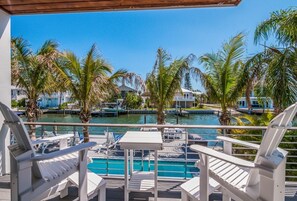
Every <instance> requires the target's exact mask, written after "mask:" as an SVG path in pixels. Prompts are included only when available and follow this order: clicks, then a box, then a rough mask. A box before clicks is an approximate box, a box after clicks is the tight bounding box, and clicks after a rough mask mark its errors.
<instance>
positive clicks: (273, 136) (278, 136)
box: [247, 102, 297, 186]
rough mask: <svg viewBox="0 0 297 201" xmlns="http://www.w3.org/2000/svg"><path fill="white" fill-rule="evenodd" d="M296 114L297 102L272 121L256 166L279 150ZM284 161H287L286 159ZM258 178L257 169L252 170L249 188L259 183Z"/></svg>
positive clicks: (264, 137)
mask: <svg viewBox="0 0 297 201" xmlns="http://www.w3.org/2000/svg"><path fill="white" fill-rule="evenodd" d="M296 112H297V102H296V103H295V104H293V105H291V106H290V107H288V108H287V109H285V111H283V112H282V113H280V114H279V115H277V116H276V117H275V118H273V119H272V120H271V122H270V123H269V125H268V128H267V130H266V132H265V134H264V136H263V139H262V142H261V144H260V148H259V150H258V152H257V155H256V158H255V161H254V162H255V163H256V164H259V165H261V164H262V163H263V161H262V160H263V158H269V157H270V156H271V155H272V154H273V152H274V151H276V150H277V147H278V146H279V144H280V142H281V141H282V139H283V137H284V135H285V133H286V131H287V129H288V128H289V127H290V126H291V122H292V120H293V118H294V117H295V115H296ZM282 160H285V158H283V159H282ZM258 176H259V174H258V171H257V170H256V169H251V170H250V174H249V179H248V181H247V186H252V185H255V184H256V183H258V182H259V177H258Z"/></svg>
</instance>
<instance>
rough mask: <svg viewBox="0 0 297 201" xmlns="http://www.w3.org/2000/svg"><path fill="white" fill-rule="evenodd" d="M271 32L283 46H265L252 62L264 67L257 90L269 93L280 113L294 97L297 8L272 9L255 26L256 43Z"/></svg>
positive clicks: (296, 56) (296, 58)
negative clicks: (265, 17)
mask: <svg viewBox="0 0 297 201" xmlns="http://www.w3.org/2000/svg"><path fill="white" fill-rule="evenodd" d="M270 35H274V36H275V38H276V40H277V41H278V44H279V45H281V46H282V47H280V48H278V47H265V49H264V51H263V52H261V53H259V54H257V55H255V56H254V57H253V58H252V59H251V61H252V63H253V64H260V65H261V66H262V67H263V69H262V70H261V71H262V76H261V79H260V82H259V84H258V92H260V95H262V94H263V92H264V94H268V95H269V96H270V97H271V98H272V100H273V102H274V106H275V111H276V112H277V113H279V112H281V111H282V110H284V109H285V108H286V107H288V106H289V105H290V104H292V103H293V102H295V101H296V100H297V89H296V88H297V10H296V9H288V10H280V11H275V12H273V13H272V14H271V15H270V18H269V19H267V20H265V21H264V22H262V23H261V24H260V25H259V26H258V27H257V28H256V31H255V37H254V39H255V42H256V43H259V42H260V41H261V40H263V39H264V40H267V39H268V38H269V36H270ZM256 58H257V59H256Z"/></svg>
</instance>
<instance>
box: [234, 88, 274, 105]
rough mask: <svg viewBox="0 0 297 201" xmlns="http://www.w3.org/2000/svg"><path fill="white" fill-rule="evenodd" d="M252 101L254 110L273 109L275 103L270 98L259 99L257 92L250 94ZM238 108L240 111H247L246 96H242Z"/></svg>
mask: <svg viewBox="0 0 297 201" xmlns="http://www.w3.org/2000/svg"><path fill="white" fill-rule="evenodd" d="M250 100H251V104H252V109H273V101H272V99H271V98H270V97H257V96H256V95H255V92H254V91H252V92H251V94H250ZM237 107H238V108H239V109H247V108H248V105H247V100H246V97H245V96H242V97H240V98H239V99H238V101H237Z"/></svg>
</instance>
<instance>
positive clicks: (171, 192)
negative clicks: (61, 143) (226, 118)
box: [0, 175, 297, 201]
mask: <svg viewBox="0 0 297 201" xmlns="http://www.w3.org/2000/svg"><path fill="white" fill-rule="evenodd" d="M104 179H105V180H106V181H107V190H106V191H107V192H106V200H107V201H123V197H124V180H123V178H111V177H104ZM9 180H10V178H9V175H6V176H3V177H0V201H9V200H10V189H9V186H10V181H9ZM183 182H184V181H159V182H158V189H159V193H158V201H180V200H181V193H180V187H179V186H180V184H182V183H183ZM292 190H293V191H294V192H295V193H294V194H295V196H293V197H292V196H291V197H286V200H285V201H297V194H296V190H297V187H294V188H286V192H288V191H289V192H290V193H291V195H292ZM71 200H77V188H75V187H69V195H68V196H67V197H65V198H63V199H61V198H60V197H59V195H57V196H54V197H52V198H49V199H46V201H71ZM95 200H97V197H95V198H94V199H92V201H95ZM136 200H138V201H139V200H147V201H150V200H153V194H151V193H138V192H132V193H130V201H136ZM220 200H222V196H221V194H220V193H214V194H212V195H211V196H210V201H220Z"/></svg>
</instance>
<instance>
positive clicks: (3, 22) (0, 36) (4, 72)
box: [0, 9, 11, 174]
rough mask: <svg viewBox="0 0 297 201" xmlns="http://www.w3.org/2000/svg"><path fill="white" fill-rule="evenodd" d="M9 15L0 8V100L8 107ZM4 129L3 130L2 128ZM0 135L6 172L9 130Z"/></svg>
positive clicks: (5, 170) (2, 159)
mask: <svg viewBox="0 0 297 201" xmlns="http://www.w3.org/2000/svg"><path fill="white" fill-rule="evenodd" d="M10 41H11V33H10V15H9V14H7V13H6V12H4V11H2V10H1V9H0V58H1V62H0V101H1V102H2V103H4V104H6V105H8V106H9V107H10V105H11V94H10V93H11V92H10V91H11V84H10V82H11V81H10V79H11V73H10V72H11V58H10ZM3 120H4V118H3V116H2V114H0V127H1V126H2V123H3ZM2 131H4V130H2ZM5 131H6V134H5V133H4V135H3V133H1V135H2V136H0V139H1V141H0V155H1V161H0V162H1V165H2V172H0V174H7V173H9V171H10V161H9V152H8V149H7V146H8V145H9V143H10V135H9V134H8V133H9V130H6V129H5Z"/></svg>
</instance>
